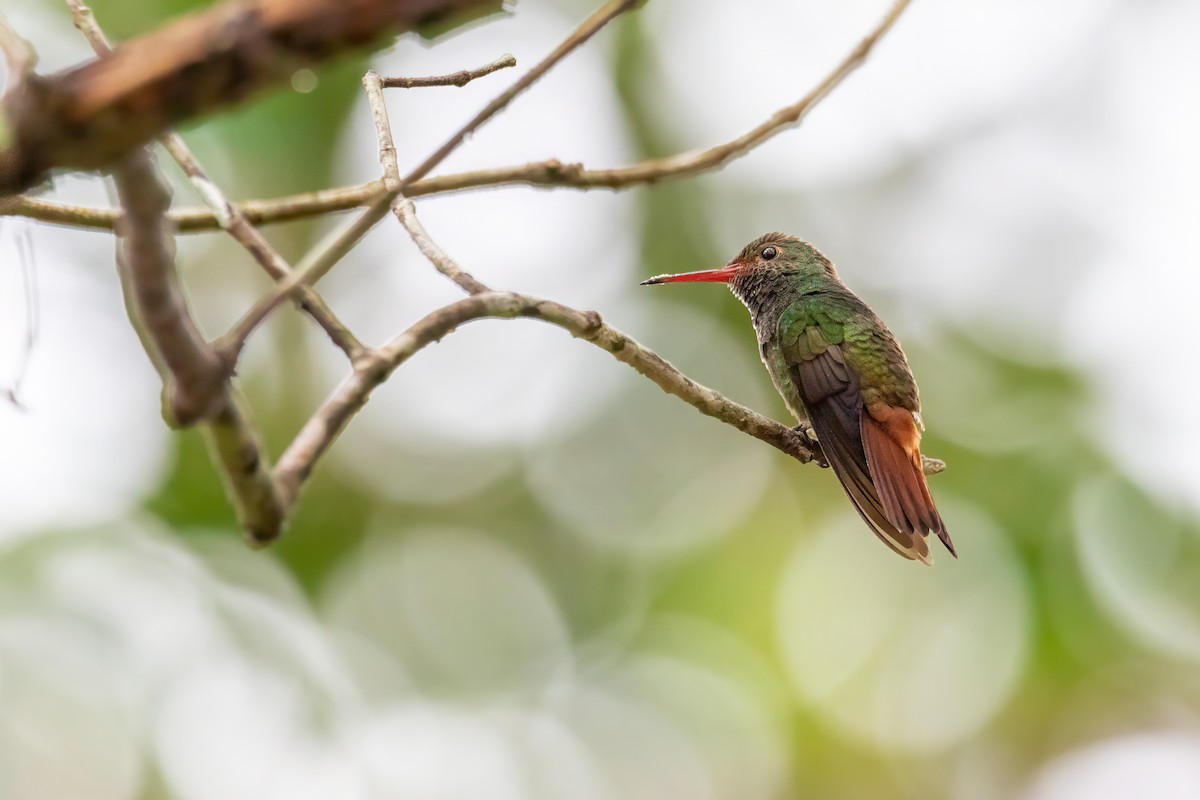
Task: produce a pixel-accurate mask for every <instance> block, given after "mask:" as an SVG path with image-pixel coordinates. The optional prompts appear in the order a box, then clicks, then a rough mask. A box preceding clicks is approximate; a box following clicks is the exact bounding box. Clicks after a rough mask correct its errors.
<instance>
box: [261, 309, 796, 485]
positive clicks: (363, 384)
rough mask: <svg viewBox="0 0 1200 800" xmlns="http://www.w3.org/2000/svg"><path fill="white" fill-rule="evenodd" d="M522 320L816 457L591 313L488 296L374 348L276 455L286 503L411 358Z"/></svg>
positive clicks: (710, 412)
mask: <svg viewBox="0 0 1200 800" xmlns="http://www.w3.org/2000/svg"><path fill="white" fill-rule="evenodd" d="M519 317H527V318H530V319H538V320H542V321H543V322H548V323H550V324H552V325H556V326H558V327H560V328H562V329H563V330H566V331H567V332H568V333H570V334H571V335H572V336H575V337H577V338H580V339H583V340H584V341H587V342H590V343H592V344H594V345H596V346H597V347H599V348H601V349H602V350H605V351H607V352H609V353H611V354H612V356H613V357H614V358H616V359H617V360H618V361H621V362H624V363H626V364H629V365H630V366H631V367H633V368H634V369H635V370H637V371H638V372H639V373H641V374H642V375H644V376H646V377H647V378H649V379H650V380H652V381H653V382H654V383H655V384H657V385H658V386H659V387H660V388H661V389H662V390H663V391H665V392H667V393H669V394H673V395H675V396H676V397H679V398H680V399H682V400H683V401H684V402H686V403H687V404H688V405H690V406H692V407H693V408H695V409H697V410H698V411H700V413H702V414H706V415H707V416H710V417H715V418H717V419H719V420H721V421H723V422H725V423H727V424H730V425H733V426H734V427H735V428H737V429H738V430H740V431H742V432H743V433H748V434H750V435H751V436H754V437H755V438H757V439H761V440H762V441H764V442H766V443H767V444H770V445H771V446H773V447H776V448H778V449H779V450H782V451H783V452H785V453H787V454H788V455H790V456H792V457H793V458H796V459H798V460H799V461H801V462H805V463H807V462H808V461H811V460H812V459H813V452H812V450H810V449H809V447H808V446H807V444H806V442H805V440H804V438H803V437H802V436H801V435H800V434H798V433H797V432H796V431H794V430H792V429H791V428H789V427H787V426H785V425H781V424H780V423H778V422H775V421H773V420H770V419H768V418H766V417H764V416H762V415H760V414H758V413H756V412H754V411H752V410H751V409H749V408H746V407H745V406H743V405H740V404H738V403H735V402H733V401H732V400H729V399H727V398H725V397H724V396H722V395H721V394H719V393H717V392H715V391H713V390H712V389H709V388H707V387H705V386H702V385H701V384H699V383H696V382H695V381H693V380H692V379H691V378H688V377H687V376H686V375H684V374H683V373H682V372H680V371H679V370H677V369H676V368H675V367H673V366H671V365H670V364H669V363H667V361H666V360H664V359H663V358H662V357H660V356H658V355H657V354H655V353H653V352H652V351H650V350H648V349H646V348H645V347H643V346H642V345H640V344H638V343H637V342H636V341H634V340H633V339H632V338H631V337H629V336H628V335H626V334H624V333H622V332H621V331H619V330H617V329H616V328H613V327H611V326H609V325H606V324H604V322H603V321H602V320H601V318H600V315H599V314H597V313H596V312H594V311H577V310H575V309H573V308H569V307H567V306H564V305H562V304H561V303H555V302H554V301H552V300H544V299H541V298H536V297H530V296H528V295H523V294H517V293H515V292H485V293H483V294H476V295H473V296H471V297H468V298H466V299H464V300H459V301H458V302H456V303H452V304H451V305H448V306H445V307H443V308H439V309H438V310H437V311H434V312H433V313H431V314H429V315H428V316H426V317H425V318H423V319H422V320H420V321H419V322H417V323H416V324H414V325H413V326H412V327H410V328H409V329H408V330H406V331H405V332H404V333H402V334H400V335H399V336H397V337H396V338H395V339H393V340H392V341H391V342H390V343H389V344H387V345H386V346H385V347H383V348H381V349H380V350H378V351H376V353H375V354H374V355H373V356H372V357H370V358H369V359H367V360H365V362H364V363H363V364H362V365H361V366H360V368H358V369H356V370H355V371H354V374H353V375H351V376H350V378H348V379H347V380H346V382H345V383H343V384H342V385H341V386H340V387H339V388H338V389H337V391H335V392H334V394H333V395H332V396H331V397H330V398H329V400H328V401H326V403H325V405H324V406H322V407H321V409H320V410H319V411H318V412H317V413H316V414H314V415H313V416H312V418H311V419H310V420H309V421H308V422H307V423H306V424H305V426H304V428H303V429H301V431H300V433H299V434H298V435H297V436H296V438H295V440H294V441H293V442H292V444H291V445H290V446H289V447H288V448H287V450H286V451H285V452H284V454H283V455H282V456H280V458H279V464H278V466H277V468H276V478H277V480H278V482H279V486H280V489H281V491H282V492H283V495H284V497H285V498H287V499H288V501H289V502H291V501H293V500H294V498H295V496H296V493H297V491H298V490H299V487H300V485H301V484H302V483H303V481H304V480H305V479H306V478H307V477H308V475H309V474H310V473H311V471H312V467H313V465H314V464H315V462H316V460H317V459H318V458H320V456H321V455H322V454H323V453H324V452H325V451H326V450H327V449H328V448H329V446H330V445H331V444H332V443H333V442H334V440H335V439H336V438H337V437H338V435H339V434H340V433H341V432H342V430H344V429H345V427H346V425H347V424H348V423H349V421H350V420H351V419H352V418H353V416H354V415H355V414H356V413H358V411H359V410H361V409H362V407H363V406H364V405H365V404H366V402H367V400H368V399H369V397H370V395H371V392H372V391H374V390H375V388H376V387H378V386H379V385H380V384H382V383H383V382H384V381H386V380H387V379H388V377H389V376H390V375H391V374H392V372H394V371H395V370H396V369H397V368H398V367H400V366H401V365H402V364H403V363H404V362H405V361H407V360H408V359H409V358H411V357H412V356H413V355H414V354H415V353H417V352H418V351H420V350H421V349H422V348H424V347H425V346H426V345H428V344H431V343H432V342H435V341H438V340H440V339H442V338H443V337H445V336H447V335H448V334H450V333H452V332H453V331H454V330H456V329H457V328H458V327H459V326H461V325H464V324H465V323H467V322H471V321H473V320H477V319H485V318H491V319H515V318H519Z"/></svg>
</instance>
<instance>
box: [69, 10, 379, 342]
mask: <svg viewBox="0 0 1200 800" xmlns="http://www.w3.org/2000/svg"><path fill="white" fill-rule="evenodd" d="M67 5H68V6H69V7H70V9H71V16H72V18H73V19H74V21H75V27H76V28H78V29H79V31H80V32H81V33H82V34H83V35H84V37H85V38H87V40H88V43H89V44H91V46H92V49H93V50H95V51H96V54H97V55H99V56H101V57H104V56H108V55H110V54H111V53H112V44H111V43H110V42H109V39H108V37H107V36H106V35H105V33H104V30H103V29H102V28H101V27H100V24H99V23H98V22H97V21H96V15H95V14H94V13H93V12H92V9H91V8H90V7H88V5H87V3H86V2H84V0H67ZM161 141H162V143H163V146H164V147H166V149H167V152H168V153H170V154H171V157H172V158H173V159H175V163H177V164H178V165H179V167H180V169H182V170H183V172H184V174H185V175H187V177H188V180H190V181H191V182H192V185H193V186H194V187H195V188H196V193H197V194H199V195H200V198H201V199H202V200H204V201H205V203H207V204H208V207H209V208H211V209H212V211H213V214H214V215H215V216H216V219H217V222H218V224H219V225H220V226H221V227H222V228H223V229H225V231H226V232H228V233H229V235H230V236H232V237H233V239H234V240H235V241H237V242H238V244H240V245H242V247H244V248H245V249H246V252H248V253H249V254H250V256H251V257H252V258H253V259H254V260H255V261H256V262H258V264H259V265H260V266H261V267H262V268H263V270H264V271H266V273H267V274H268V275H270V276H271V277H272V278H274V279H275V280H276V281H281V280H283V279H285V278H286V277H287V276H288V275H290V274H291V273H292V267H291V265H289V264H288V263H287V260H286V259H284V257H283V256H281V255H280V254H279V252H278V251H276V250H275V248H274V247H272V246H271V243H270V242H268V241H267V239H266V237H265V236H263V235H262V234H261V233H260V232H259V231H258V229H256V228H255V227H254V226H253V225H251V224H250V222H249V221H248V220H247V219H246V216H245V215H244V214H242V212H241V211H240V210H239V209H238V207H237V206H235V205H234V204H233V203H231V202H230V201H229V198H227V197H226V196H225V193H224V192H222V191H221V189H220V187H218V186H217V184H216V183H215V182H214V181H213V180H212V179H211V178H209V177H208V175H207V174H206V173H205V172H204V169H203V167H201V166H200V162H199V161H197V160H196V157H195V156H194V155H193V154H192V152H191V150H190V149H189V148H188V146H187V144H186V143H185V142H184V141H183V137H181V136H180V135H179V134H177V133H175V132H173V131H172V132H168V133H167V134H165V135H164V136H163V137H162V140H161ZM297 294H298V298H297V302H298V304H299V306H300V308H301V309H302V310H304V311H305V312H306V313H307V314H308V315H309V316H311V317H312V318H313V319H314V320H316V322H317V324H319V325H320V326H321V327H322V328H324V329H325V332H326V333H327V334H328V335H329V338H330V339H331V340H332V341H333V343H334V344H336V345H337V346H338V347H339V348H341V349H342V351H343V352H345V353H346V355H347V357H348V358H350V360H352V361H353V360H354V358H355V357H356V356H357V355H358V354H359V353H360V352H361V351H362V349H363V345H362V343H360V342H359V341H358V339H357V338H355V336H354V334H353V333H351V332H350V329H349V328H347V327H346V325H345V324H344V323H342V321H341V320H339V319H338V318H337V315H335V314H334V313H333V311H332V310H331V309H330V308H329V306H328V305H326V303H325V301H324V300H322V299H321V297H320V295H318V294H317V293H316V292H314V291H312V290H311V289H309V288H308V287H301V288H300V289H299V291H298V293H297Z"/></svg>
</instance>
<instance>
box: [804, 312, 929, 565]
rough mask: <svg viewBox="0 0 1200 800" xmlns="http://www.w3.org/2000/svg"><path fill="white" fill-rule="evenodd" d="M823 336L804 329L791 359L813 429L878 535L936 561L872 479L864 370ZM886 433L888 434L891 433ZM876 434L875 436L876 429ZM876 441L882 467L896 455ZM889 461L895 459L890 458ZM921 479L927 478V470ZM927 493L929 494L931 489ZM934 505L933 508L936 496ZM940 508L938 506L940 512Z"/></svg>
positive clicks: (925, 559)
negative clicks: (857, 369)
mask: <svg viewBox="0 0 1200 800" xmlns="http://www.w3.org/2000/svg"><path fill="white" fill-rule="evenodd" d="M808 330H809V331H815V330H816V329H814V328H809V329H808ZM819 336H820V334H819V331H818V332H816V333H815V334H808V333H807V332H806V333H805V334H801V336H800V339H801V340H802V341H801V342H799V343H798V344H800V346H799V347H798V348H796V349H797V350H800V351H802V353H798V354H797V355H800V356H801V357H798V358H794V359H789V360H790V361H791V372H792V380H793V381H794V382H795V384H796V387H797V390H798V391H799V393H800V399H801V400H802V401H803V402H804V408H805V410H806V411H807V412H808V419H809V422H810V423H811V424H812V427H813V432H814V433H816V434H817V439H818V440H819V441H820V443H821V450H822V451H823V452H824V453H825V457H826V458H827V459H828V460H829V465H830V466H831V467H832V468H833V471H834V474H835V475H837V478H838V481H840V482H841V484H842V488H843V489H845V491H846V494H847V495H848V496H849V497H850V501H851V502H852V503H853V504H854V507H855V509H857V510H858V513H859V515H861V516H862V518H863V520H865V521H866V523H867V525H868V526H870V528H871V530H873V531H874V532H875V535H876V536H878V537H879V538H880V540H882V541H883V543H884V544H886V545H887V546H888V547H890V548H892V549H893V550H895V551H896V552H897V553H899V554H900V555H902V556H904V557H905V558H910V559H915V560H918V561H922V562H924V563H926V564H932V563H933V559H932V558H931V557H930V555H929V544H928V543H927V542H926V541H925V537H924V536H923V535H921V534H920V533H918V532H917V531H916V530H914V529H913V528H912V526H909V525H904V526H898V525H896V524H895V523H894V522H893V518H896V519H899V517H898V516H896V515H894V514H892V513H889V506H888V505H887V504H885V502H884V500H883V498H882V497H881V495H880V492H879V491H877V490H876V484H875V482H873V481H872V473H873V472H874V470H873V469H872V465H871V463H870V460H869V459H868V455H867V449H866V447H865V446H864V436H865V431H866V429H865V428H864V425H865V423H864V420H866V419H867V418H869V415H868V414H866V413H865V407H864V404H863V396H862V390H861V387H860V385H859V380H858V376H857V375H856V374H855V372H854V370H852V369H851V368H850V367H849V366H847V364H846V359H845V356H844V354H843V353H842V348H841V346H839V345H837V344H827V343H826V342H818V341H814V339H816V338H818V337H819ZM815 345H824V346H823V347H817V346H815ZM818 350H819V352H818ZM910 419H911V415H910ZM884 435H885V436H887V434H886V433H885V434H884ZM871 436H872V439H873V440H874V438H875V437H874V433H872V434H871ZM870 447H871V450H872V452H875V453H876V457H877V458H879V459H881V460H880V466H881V467H882V466H883V464H884V461H883V460H882V459H885V458H887V459H890V458H891V456H892V453H891V451H890V450H889V449H888V448H887V447H886V446H885V445H882V444H877V443H875V442H874V441H872V444H871V445H870ZM888 463H889V464H890V460H889V462H888ZM921 479H922V484H923V482H924V475H922V476H921ZM885 485H886V486H887V487H888V490H889V491H891V492H892V493H893V495H889V496H894V495H895V491H896V490H895V489H894V486H893V483H892V482H885ZM904 496H905V497H907V496H908V495H907V494H905V495H904ZM925 496H926V497H928V489H926V494H925ZM930 507H931V508H932V501H930ZM936 513H937V512H936V510H935V511H934V514H935V515H936ZM939 522H940V520H939Z"/></svg>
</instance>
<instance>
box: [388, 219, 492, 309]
mask: <svg viewBox="0 0 1200 800" xmlns="http://www.w3.org/2000/svg"><path fill="white" fill-rule="evenodd" d="M392 211H393V212H394V213H395V215H396V219H398V220H400V224H401V225H403V226H404V229H405V230H407V231H408V235H409V236H411V237H412V240H413V242H415V243H416V245H417V247H418V248H419V249H420V250H421V253H422V255H424V256H425V258H427V259H429V263H431V264H433V266H434V268H435V269H437V271H438V272H440V273H442V274H443V275H445V276H446V277H447V278H449V279H450V280H452V281H454V282H455V283H456V284H458V287H459V288H460V289H462V290H463V291H464V292H466V293H467V294H483V293H484V292H490V291H492V289H491V288H490V287H489V286H488V285H487V284H486V283H484V282H482V281H480V280H478V279H477V278H475V276H473V275H472V274H471V273H469V272H467V271H466V270H465V269H463V268H462V267H460V266H459V265H458V264H457V263H455V261H454V260H453V259H451V258H450V256H448V255H446V252H445V251H444V250H442V248H441V247H439V246H438V244H437V243H436V242H435V241H433V239H432V238H430V236H429V232H428V231H426V230H425V226H424V225H422V224H421V221H420V220H418V219H417V210H416V208H415V207H414V206H413V203H412V201H411V200H409V199H408V198H401V200H400V202H398V203H397V204H396V205H395V206H394V207H393V209H392Z"/></svg>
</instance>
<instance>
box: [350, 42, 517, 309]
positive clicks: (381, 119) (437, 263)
mask: <svg viewBox="0 0 1200 800" xmlns="http://www.w3.org/2000/svg"><path fill="white" fill-rule="evenodd" d="M497 63H499V62H497ZM514 63H515V61H514ZM431 80H432V79H431ZM363 88H364V89H366V92H367V102H368V104H369V105H370V106H371V117H372V118H373V119H374V121H375V139H376V141H377V142H378V143H379V164H380V166H382V167H383V183H384V185H385V186H398V185H399V183H400V168H399V166H398V165H397V161H396V143H395V141H394V140H393V138H392V124H391V122H390V121H389V120H388V112H387V105H386V103H385V102H384V99H383V81H382V80H381V79H380V77H379V76H378V75H377V74H375V73H374V72H368V73H367V74H366V75H365V76H364V77H363ZM392 213H394V214H395V215H396V219H398V220H400V224H401V225H403V226H404V228H405V229H406V230H407V231H408V232H409V235H410V236H412V239H413V241H414V242H416V244H417V247H419V248H420V249H421V252H422V253H424V254H425V257H426V258H428V259H429V261H430V263H431V264H433V265H434V267H436V268H437V270H438V271H439V272H441V273H442V274H443V275H445V276H446V277H447V278H449V279H450V280H452V281H454V282H455V283H456V284H458V285H459V287H460V288H462V290H463V291H464V292H466V293H467V294H480V293H482V292H490V291H491V289H490V288H489V287H488V286H487V285H486V284H484V283H483V282H482V281H478V280H476V279H475V278H474V277H473V276H472V275H470V274H469V273H468V272H466V271H465V270H463V269H462V268H461V267H459V266H458V264H456V263H455V262H454V261H453V260H452V259H451V258H450V257H449V256H447V255H446V254H445V253H444V252H443V251H442V250H441V248H439V247H438V246H437V244H435V243H434V241H433V240H432V239H431V238H430V237H429V234H428V233H427V232H426V231H425V228H424V226H422V225H421V222H420V221H419V220H418V219H417V212H416V209H415V208H414V207H413V204H412V201H411V200H409V199H407V198H406V197H404V195H403V194H399V193H398V194H397V196H396V202H395V203H393V204H392Z"/></svg>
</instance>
